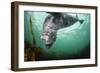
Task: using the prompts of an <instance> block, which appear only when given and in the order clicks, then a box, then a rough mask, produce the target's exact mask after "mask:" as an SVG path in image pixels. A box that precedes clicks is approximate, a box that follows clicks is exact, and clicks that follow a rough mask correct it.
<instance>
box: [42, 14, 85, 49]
mask: <svg viewBox="0 0 100 73" xmlns="http://www.w3.org/2000/svg"><path fill="white" fill-rule="evenodd" d="M48 13H49V14H50V15H48V16H47V17H46V19H45V21H44V24H43V33H42V35H41V39H43V40H44V41H45V46H46V48H50V47H51V46H52V45H53V43H54V42H55V41H56V36H57V31H58V30H59V29H61V28H64V27H68V26H71V25H73V24H74V23H76V22H77V21H79V22H80V24H82V23H83V20H79V19H78V16H77V15H76V17H73V16H71V15H67V14H65V13H56V12H51V13H50V12H48Z"/></svg>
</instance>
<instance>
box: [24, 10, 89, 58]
mask: <svg viewBox="0 0 100 73" xmlns="http://www.w3.org/2000/svg"><path fill="white" fill-rule="evenodd" d="M69 14H71V13H69ZM47 15H48V14H47V13H45V12H32V11H25V12H24V23H25V24H24V25H25V26H24V38H25V40H26V41H28V43H30V44H31V45H34V44H33V40H32V34H31V32H30V31H29V20H30V16H32V25H33V26H32V29H33V32H34V36H35V39H36V45H37V46H39V47H41V48H42V49H43V52H44V54H46V55H49V56H54V57H62V56H71V55H75V54H78V53H79V52H80V51H82V50H84V49H86V48H85V47H87V46H88V45H89V43H90V14H78V17H79V19H83V20H84V22H83V23H82V24H81V25H80V23H79V22H76V23H75V24H73V25H72V26H70V27H66V28H63V29H60V30H59V31H58V32H57V39H56V41H55V43H54V44H53V46H52V47H51V48H49V49H46V48H45V45H44V41H43V40H41V39H40V36H41V34H42V31H43V22H44V20H45V18H46V16H47ZM71 15H72V14H71ZM73 16H75V14H73Z"/></svg>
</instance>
